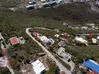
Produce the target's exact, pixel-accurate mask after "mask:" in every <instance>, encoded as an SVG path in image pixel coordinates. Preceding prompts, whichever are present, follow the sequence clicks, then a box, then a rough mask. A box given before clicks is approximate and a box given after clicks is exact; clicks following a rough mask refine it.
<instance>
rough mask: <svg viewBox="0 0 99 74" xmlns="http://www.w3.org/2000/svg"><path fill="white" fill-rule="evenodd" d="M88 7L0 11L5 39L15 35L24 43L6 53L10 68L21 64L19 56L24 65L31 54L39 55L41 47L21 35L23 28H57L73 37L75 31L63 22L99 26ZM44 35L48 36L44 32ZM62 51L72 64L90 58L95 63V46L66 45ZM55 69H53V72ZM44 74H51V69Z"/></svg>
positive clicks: (98, 19) (98, 56) (98, 51)
mask: <svg viewBox="0 0 99 74" xmlns="http://www.w3.org/2000/svg"><path fill="white" fill-rule="evenodd" d="M2 1H3V0H2ZM4 6H5V5H4ZM14 6H15V5H14ZM11 7H12V6H11ZM89 7H90V6H89V5H87V4H84V3H75V4H67V5H62V6H60V7H58V8H48V9H38V10H30V11H28V10H17V11H16V12H12V11H10V10H8V9H4V10H3V9H2V11H0V31H1V32H2V33H3V36H4V37H5V38H6V40H7V39H8V38H10V37H12V36H16V35H18V36H23V37H25V39H26V40H27V42H26V44H25V45H24V46H20V45H17V46H14V47H11V48H10V49H9V50H8V55H9V56H10V57H11V58H12V59H11V62H13V63H12V66H13V68H14V69H18V67H19V66H20V64H22V60H21V58H22V57H24V58H23V59H24V61H25V62H28V59H29V58H31V57H32V59H33V58H35V57H36V56H37V54H35V56H34V53H37V52H42V50H40V49H41V48H39V47H38V45H37V44H36V43H34V42H32V41H31V40H30V39H29V38H28V37H27V36H26V35H25V29H26V28H27V27H47V28H58V29H59V30H61V31H63V32H64V31H67V32H68V33H69V34H71V35H73V36H75V34H77V33H79V31H77V30H72V29H70V28H66V27H65V26H64V25H62V24H63V22H66V23H69V24H71V25H72V24H73V25H78V24H80V25H82V24H85V23H89V22H90V23H93V22H94V23H96V24H99V14H97V13H95V12H93V11H91V10H90V8H89ZM5 8H7V6H5ZM0 10H1V9H0ZM44 32H45V31H44ZM45 33H46V34H48V33H47V32H45ZM50 33H52V32H50ZM66 52H69V53H71V54H72V55H73V56H74V58H73V59H74V61H75V62H76V63H80V62H81V61H82V60H83V59H86V58H94V59H95V60H97V61H98V62H99V47H98V46H90V47H79V46H69V47H68V48H67V47H66ZM23 53H24V54H23ZM75 59H76V60H75ZM52 67H53V66H52ZM53 68H54V67H53ZM53 68H52V69H53ZM55 70H56V67H55ZM55 70H54V69H53V71H55ZM47 74H53V72H52V70H51V72H48V73H47Z"/></svg>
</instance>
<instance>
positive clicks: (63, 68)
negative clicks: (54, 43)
mask: <svg viewBox="0 0 99 74" xmlns="http://www.w3.org/2000/svg"><path fill="white" fill-rule="evenodd" d="M30 29H31V28H27V29H26V33H27V35H28V36H29V37H31V39H32V40H33V41H35V42H36V43H37V44H38V45H39V46H40V47H41V48H42V50H43V51H45V52H46V53H47V55H48V56H49V57H50V58H51V59H52V60H53V61H55V62H56V65H57V66H58V67H59V69H60V70H61V71H64V72H65V74H71V72H70V71H69V70H68V69H67V68H66V67H64V66H63V65H62V64H61V63H60V62H59V61H58V60H57V59H56V58H55V57H54V56H53V55H52V54H51V53H50V52H49V51H48V50H47V49H46V48H45V47H44V46H43V45H42V44H41V43H40V42H38V41H37V40H36V39H35V38H34V37H33V36H32V35H31V34H30V32H29V30H30Z"/></svg>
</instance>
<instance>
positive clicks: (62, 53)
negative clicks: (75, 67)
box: [57, 47, 72, 60]
mask: <svg viewBox="0 0 99 74" xmlns="http://www.w3.org/2000/svg"><path fill="white" fill-rule="evenodd" d="M57 54H58V55H59V56H61V57H62V58H64V59H66V60H69V59H71V57H72V55H71V54H69V53H67V52H65V48H63V47H60V48H59V49H58V51H57Z"/></svg>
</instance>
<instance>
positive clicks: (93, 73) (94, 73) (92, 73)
mask: <svg viewBox="0 0 99 74" xmlns="http://www.w3.org/2000/svg"><path fill="white" fill-rule="evenodd" d="M89 74H97V73H96V72H95V71H92V70H89Z"/></svg>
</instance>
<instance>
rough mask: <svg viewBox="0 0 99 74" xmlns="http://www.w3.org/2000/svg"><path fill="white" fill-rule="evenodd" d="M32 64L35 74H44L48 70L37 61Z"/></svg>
mask: <svg viewBox="0 0 99 74" xmlns="http://www.w3.org/2000/svg"><path fill="white" fill-rule="evenodd" d="M31 64H32V67H33V70H34V72H35V74H41V72H43V71H44V70H45V69H46V68H45V66H44V65H43V63H41V62H40V61H39V60H36V61H35V62H32V63H31Z"/></svg>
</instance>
